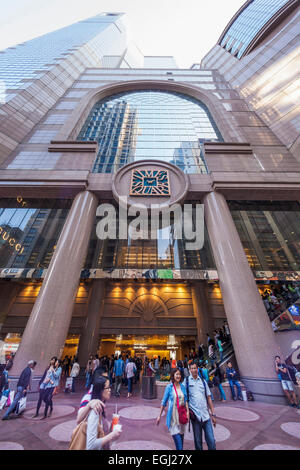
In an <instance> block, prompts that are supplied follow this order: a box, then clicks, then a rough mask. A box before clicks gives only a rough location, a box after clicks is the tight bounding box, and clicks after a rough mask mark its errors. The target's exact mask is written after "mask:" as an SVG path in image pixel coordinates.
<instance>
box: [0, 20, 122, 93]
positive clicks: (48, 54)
mask: <svg viewBox="0 0 300 470" xmlns="http://www.w3.org/2000/svg"><path fill="white" fill-rule="evenodd" d="M121 16H122V14H120V15H117V16H111V17H110V16H101V15H98V16H95V17H93V18H90V19H87V20H83V21H79V22H78V23H75V24H72V25H70V26H66V27H65V28H62V29H59V30H57V31H53V32H51V33H48V34H45V35H43V36H40V37H38V38H35V39H32V40H30V41H27V42H24V43H22V44H19V45H17V46H16V47H12V48H8V49H5V50H4V51H3V53H2V54H0V92H1V89H2V87H3V89H4V90H5V89H18V88H26V87H27V86H29V84H31V81H30V80H35V79H37V78H41V77H42V76H43V72H45V71H47V70H49V68H50V67H51V65H54V64H56V63H57V62H58V61H59V60H61V59H63V58H65V56H67V55H70V54H72V53H74V51H76V50H77V49H79V48H80V47H81V46H83V45H85V44H88V54H89V58H88V62H87V64H86V65H97V59H98V60H99V65H100V60H101V58H102V57H103V55H107V54H108V53H110V54H112V55H114V54H122V53H123V51H124V48H125V42H124V41H125V38H124V35H123V31H122V29H120V28H121V23H119V17H121ZM116 22H117V24H118V28H116V26H115V25H114V23H116ZM92 56H93V60H92V62H91V57H92ZM72 60H73V61H74V62H76V60H75V58H73V59H72ZM80 67H82V64H80ZM23 79H26V82H23ZM0 97H1V93H0ZM3 98H4V99H5V101H7V100H8V99H9V98H11V96H10V95H8V94H6V95H5V93H4V96H3Z"/></svg>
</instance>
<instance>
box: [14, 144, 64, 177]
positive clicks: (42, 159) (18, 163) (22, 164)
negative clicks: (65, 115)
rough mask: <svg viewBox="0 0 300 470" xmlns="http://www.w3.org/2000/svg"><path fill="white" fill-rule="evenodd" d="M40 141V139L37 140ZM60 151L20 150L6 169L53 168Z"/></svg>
mask: <svg viewBox="0 0 300 470" xmlns="http://www.w3.org/2000/svg"><path fill="white" fill-rule="evenodd" d="M39 142H40V141H39ZM60 157H61V153H59V152H57V153H56V152H55V153H53V154H51V153H49V152H33V151H22V152H19V153H18V155H16V157H15V158H14V159H13V161H12V163H10V165H8V167H7V169H8V170H16V169H20V170H53V168H55V165H56V163H57V162H58V160H59V159H60Z"/></svg>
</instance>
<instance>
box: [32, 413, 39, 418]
mask: <svg viewBox="0 0 300 470" xmlns="http://www.w3.org/2000/svg"><path fill="white" fill-rule="evenodd" d="M38 416H39V415H38V414H37V413H35V415H32V416H31V417H32V418H37V417H38Z"/></svg>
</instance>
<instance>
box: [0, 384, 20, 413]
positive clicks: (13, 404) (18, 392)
mask: <svg viewBox="0 0 300 470" xmlns="http://www.w3.org/2000/svg"><path fill="white" fill-rule="evenodd" d="M24 390H25V388H24V387H18V388H17V393H16V394H15V397H14V400H13V402H12V404H11V405H10V407H9V408H8V410H7V411H6V413H5V415H4V416H3V418H7V416H9V415H10V413H12V412H13V411H14V410H15V408H16V406H17V403H18V401H19V400H20V399H21V398H22V397H23V396H24V393H23V392H24Z"/></svg>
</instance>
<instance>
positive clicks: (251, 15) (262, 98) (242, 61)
mask: <svg viewBox="0 0 300 470" xmlns="http://www.w3.org/2000/svg"><path fill="white" fill-rule="evenodd" d="M215 68H216V69H217V70H218V71H219V72H220V73H221V74H222V76H223V77H224V78H225V80H226V81H227V82H228V83H229V84H230V86H231V87H232V88H233V89H234V90H236V91H237V92H238V93H239V95H240V96H241V98H243V99H244V100H245V102H246V103H247V104H248V105H249V107H250V109H252V110H253V111H255V112H256V114H257V115H258V117H259V118H260V119H261V120H262V123H263V126H265V127H266V128H268V129H270V130H271V131H273V133H274V134H275V135H276V137H277V138H278V140H279V141H280V143H282V144H284V146H285V147H286V148H287V149H288V150H289V151H290V152H291V153H292V154H293V155H294V157H295V158H296V159H297V160H298V161H299V158H300V157H299V155H300V137H299V135H300V123H299V82H298V80H297V74H298V73H299V1H298V0H276V1H271V2H269V1H266V0H250V1H247V2H245V4H244V5H243V6H242V7H241V9H240V10H239V11H238V12H237V13H236V15H235V16H234V17H233V18H232V20H231V21H230V23H229V24H228V25H227V26H226V28H225V30H224V31H223V33H222V35H221V37H220V38H219V41H218V43H217V44H216V45H215V46H214V47H213V48H212V50H211V51H209V52H208V54H207V55H206V56H205V57H204V58H203V59H202V61H201V69H203V70H204V69H208V70H210V69H215ZM250 127H251V125H250ZM261 131H262V134H261V135H260V138H261V140H263V141H264V143H267V142H268V141H269V139H268V137H267V135H266V134H265V132H264V128H262V129H261ZM249 132H251V129H249Z"/></svg>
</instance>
